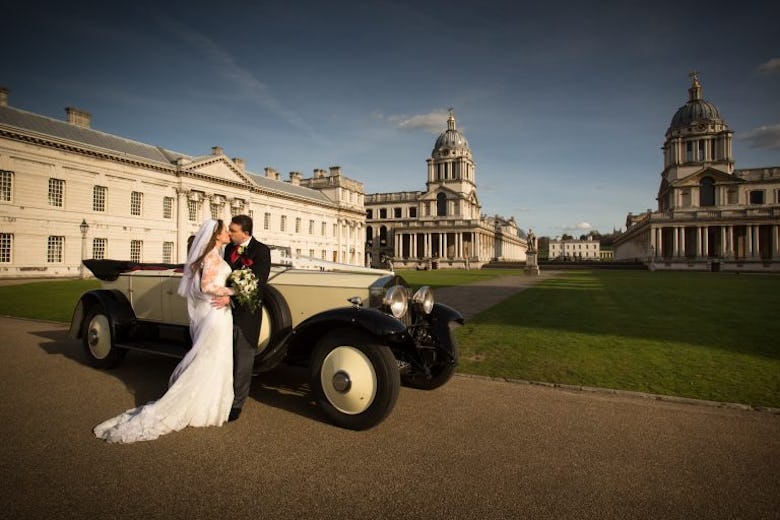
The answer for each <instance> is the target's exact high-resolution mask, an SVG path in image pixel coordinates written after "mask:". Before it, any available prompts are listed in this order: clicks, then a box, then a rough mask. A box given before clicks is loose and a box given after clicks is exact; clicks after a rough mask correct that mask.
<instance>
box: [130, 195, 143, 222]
mask: <svg viewBox="0 0 780 520" xmlns="http://www.w3.org/2000/svg"><path fill="white" fill-rule="evenodd" d="M143 200H144V194H143V193H141V192H140V191H134V192H131V193H130V214H131V215H135V216H136V217H140V216H141V204H142V203H143Z"/></svg>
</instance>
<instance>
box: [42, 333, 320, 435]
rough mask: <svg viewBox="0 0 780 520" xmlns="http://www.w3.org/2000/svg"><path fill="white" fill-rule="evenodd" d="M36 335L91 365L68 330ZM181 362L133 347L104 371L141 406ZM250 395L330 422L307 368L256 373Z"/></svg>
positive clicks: (47, 347) (50, 349) (54, 350)
mask: <svg viewBox="0 0 780 520" xmlns="http://www.w3.org/2000/svg"><path fill="white" fill-rule="evenodd" d="M32 335H34V336H37V337H39V338H41V340H42V341H41V343H40V347H41V349H42V350H43V351H45V352H46V353H47V354H50V355H57V356H63V357H65V358H67V359H69V360H72V361H74V362H76V363H79V364H82V365H86V366H90V365H89V361H88V359H87V356H86V354H85V353H84V351H83V347H82V344H81V341H80V340H73V339H69V338H68V337H67V331H66V330H62V329H52V330H46V331H40V332H34V333H32ZM178 363H179V360H178V359H174V358H170V357H165V356H158V355H154V354H149V353H146V352H139V351H130V352H128V353H127V356H126V357H125V359H124V361H123V362H122V363H120V364H119V366H117V367H115V368H112V369H109V370H103V372H105V373H106V374H108V375H110V376H113V377H115V378H117V379H118V380H119V381H120V382H121V383H122V384H123V385H124V386H125V388H126V389H127V391H128V392H129V393H130V394H131V395H133V397H134V400H135V406H140V405H143V404H146V403H147V402H149V401H152V400H156V399H158V398H159V397H160V396H162V395H163V394H164V393H165V392H166V391H167V390H168V378H169V377H170V375H171V373H172V372H173V369H174V368H175V367H176V365H177V364H178ZM94 370H100V369H94ZM249 398H250V399H254V400H256V401H258V402H260V403H262V404H264V405H267V406H271V407H274V408H279V409H281V410H285V411H288V412H291V413H295V414H298V415H300V416H303V417H306V418H307V419H312V420H316V421H320V422H326V421H325V419H324V417H323V416H322V415H321V414H320V413H319V411H318V410H317V407H316V405H315V404H314V401H313V400H312V398H311V394H310V392H309V381H308V371H307V370H306V369H302V368H297V367H289V366H286V365H282V366H280V367H278V368H276V369H274V370H273V371H271V372H264V373H262V374H259V375H256V376H255V377H254V379H253V380H252V388H251V390H250V394H249ZM119 412H120V410H118V411H117V413H119Z"/></svg>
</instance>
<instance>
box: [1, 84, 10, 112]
mask: <svg viewBox="0 0 780 520" xmlns="http://www.w3.org/2000/svg"><path fill="white" fill-rule="evenodd" d="M10 93H11V91H10V90H8V89H7V88H6V87H3V86H0V107H7V106H8V94H10Z"/></svg>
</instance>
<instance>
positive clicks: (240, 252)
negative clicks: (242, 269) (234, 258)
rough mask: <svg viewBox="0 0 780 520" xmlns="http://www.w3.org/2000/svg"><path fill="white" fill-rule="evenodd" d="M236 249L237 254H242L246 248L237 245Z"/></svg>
mask: <svg viewBox="0 0 780 520" xmlns="http://www.w3.org/2000/svg"><path fill="white" fill-rule="evenodd" d="M236 250H237V251H238V254H239V255H243V254H244V251H246V248H245V247H244V246H238V248H236Z"/></svg>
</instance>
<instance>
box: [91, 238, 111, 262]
mask: <svg viewBox="0 0 780 520" xmlns="http://www.w3.org/2000/svg"><path fill="white" fill-rule="evenodd" d="M106 244H108V240H106V239H105V238H93V239H92V258H94V259H95V260H103V259H104V258H105V257H106Z"/></svg>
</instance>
